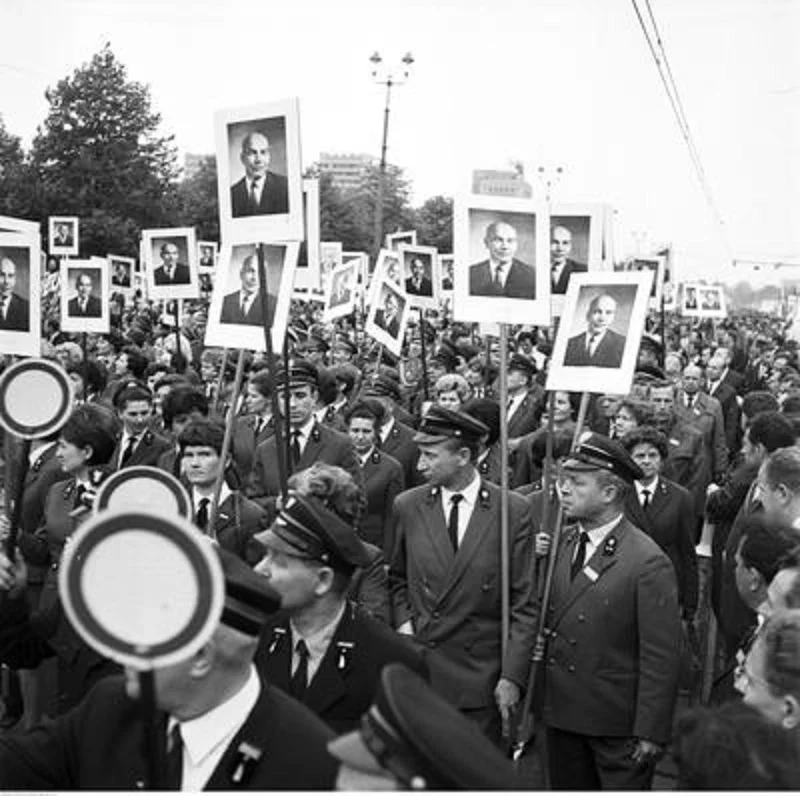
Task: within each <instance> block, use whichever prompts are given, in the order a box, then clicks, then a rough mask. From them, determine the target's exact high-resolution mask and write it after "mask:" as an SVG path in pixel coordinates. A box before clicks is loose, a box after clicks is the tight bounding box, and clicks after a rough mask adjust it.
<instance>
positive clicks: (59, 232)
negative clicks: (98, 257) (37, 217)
mask: <svg viewBox="0 0 800 796" xmlns="http://www.w3.org/2000/svg"><path fill="white" fill-rule="evenodd" d="M47 240H48V244H49V246H48V253H49V254H52V255H55V256H56V257H77V256H78V217H77V216H50V217H49V218H48V219H47Z"/></svg>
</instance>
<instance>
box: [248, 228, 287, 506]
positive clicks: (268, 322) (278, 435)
mask: <svg viewBox="0 0 800 796" xmlns="http://www.w3.org/2000/svg"><path fill="white" fill-rule="evenodd" d="M257 255H258V256H257V258H256V259H257V262H258V285H259V288H258V298H259V301H260V302H261V317H262V318H264V326H263V327H262V328H263V330H264V344H265V346H266V351H267V384H268V386H269V391H270V396H271V400H272V416H273V417H274V418H275V447H276V449H277V453H278V462H277V464H278V483H279V484H280V489H281V495H282V496H283V497H284V498H285V497H286V492H287V486H286V479H287V473H288V470H287V465H286V462H287V457H286V448H285V444H286V443H285V440H284V434H283V429H282V428H281V424H280V422H279V418H280V416H281V413H280V407H279V405H278V394H277V392H276V390H275V372H276V361H277V360H276V358H275V351H274V350H273V348H272V327H273V325H274V322H275V319H274V318H273V317H272V313H271V312H270V307H269V301H267V295H268V289H269V286H268V284H267V267H266V264H265V262H264V259H265V253H264V244H263V243H259V244H258V246H257ZM287 376H288V373H287ZM286 383H287V384H288V378H287V379H286ZM288 413H289V403H288V401H287V403H286V414H287V415H288Z"/></svg>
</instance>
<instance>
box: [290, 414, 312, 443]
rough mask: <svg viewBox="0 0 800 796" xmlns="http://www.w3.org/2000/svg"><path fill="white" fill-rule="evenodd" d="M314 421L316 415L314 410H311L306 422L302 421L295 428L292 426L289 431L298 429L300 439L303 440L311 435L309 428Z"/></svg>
mask: <svg viewBox="0 0 800 796" xmlns="http://www.w3.org/2000/svg"><path fill="white" fill-rule="evenodd" d="M316 422H317V418H316V415H315V413H314V412H312V413H311V417H309V418H308V420H306V422H305V423H303V425H302V426H297V428H295V427H294V426H293V427H292V431H291V433H292V434H294V432H295V431H299V432H300V441H301V442H305V440H307V439H308V438H309V437H310V436H311V429H312V428H314V423H316Z"/></svg>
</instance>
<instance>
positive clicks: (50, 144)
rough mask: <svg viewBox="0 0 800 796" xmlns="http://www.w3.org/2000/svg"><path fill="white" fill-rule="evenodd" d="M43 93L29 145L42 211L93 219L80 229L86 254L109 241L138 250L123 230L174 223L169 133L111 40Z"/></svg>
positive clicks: (172, 152)
mask: <svg viewBox="0 0 800 796" xmlns="http://www.w3.org/2000/svg"><path fill="white" fill-rule="evenodd" d="M46 97H47V101H48V102H49V103H50V108H49V111H48V114H47V117H46V118H45V120H44V123H43V124H42V125H41V126H40V127H39V129H38V131H37V134H36V137H35V138H34V141H33V148H32V151H31V162H32V165H33V167H34V169H35V171H36V173H37V176H38V178H39V181H40V191H39V197H38V198H39V207H38V209H39V213H40V214H41V216H42V217H45V216H47V215H52V214H65V215H77V216H80V217H81V218H82V219H93V222H94V226H93V227H92V229H91V230H90V229H88V228H85V229H83V230H82V231H81V249H82V252H81V253H82V254H106V251H107V250H106V249H105V245H106V243H108V242H109V241H110V242H112V243H113V245H115V246H116V248H115V251H117V252H118V253H132V254H135V253H136V251H137V249H138V242H137V240H136V236H134V237H132V238H127V235H126V233H125V230H137V234H138V229H142V228H147V227H157V226H160V225H164V224H165V223H169V221H170V214H171V212H172V211H173V210H174V182H175V178H176V175H177V169H176V154H175V149H174V146H173V145H172V138H171V137H169V136H161V135H159V133H158V127H159V125H160V122H161V118H160V116H159V114H157V113H154V112H153V110H152V109H151V102H150V92H149V89H148V88H147V86H144V85H142V84H141V83H137V82H135V81H130V80H128V79H127V75H126V69H125V67H124V66H123V65H122V64H121V63H120V62H119V61H117V59H116V58H115V57H114V54H113V53H112V51H111V49H110V47H109V46H108V45H106V46H105V47H104V48H103V49H102V50H101V51H100V52H99V53H97V54H96V55H95V56H94V57H93V58H92V60H91V62H90V63H89V64H85V65H84V66H82V67H81V68H79V69H76V70H75V72H74V73H73V74H72V76H71V77H67V78H64V79H63V80H61V81H59V83H58V85H57V86H56V87H55V88H54V89H48V91H47V92H46ZM84 232H87V233H89V232H91V234H86V235H84V234H83V233H84ZM120 235H122V236H123V238H126V239H121V238H120Z"/></svg>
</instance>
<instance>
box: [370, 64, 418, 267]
mask: <svg viewBox="0 0 800 796" xmlns="http://www.w3.org/2000/svg"><path fill="white" fill-rule="evenodd" d="M369 60H370V63H371V64H372V79H373V80H374V81H375V82H376V83H378V84H380V85H382V86H386V105H385V107H384V109H383V141H382V143H381V162H380V167H379V171H378V193H377V196H376V200H375V239H374V241H373V256H374V257H377V256H378V252H379V251H380V249H381V246H382V244H383V194H384V180H385V179H386V146H387V140H388V137H389V105H390V103H391V101H392V86H402V85H403V83H405V82H406V80H408V76H409V75H410V74H411V65H412V64H413V63H414V59H413V57H412V56H411V53H410V52H409V53H406V54H405V55H404V56H403V58H402V60H401V63H402V64H403V68H402V74H401V76H399V77H398V76H396V75H395V74H394V73H393V72H391V71H389V70H381V64H382V63H383V59H382V58H381V55H380V53H379V52H377V50H376V51H375V52H374V53H373V54H372V57H371V58H370V59H369Z"/></svg>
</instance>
